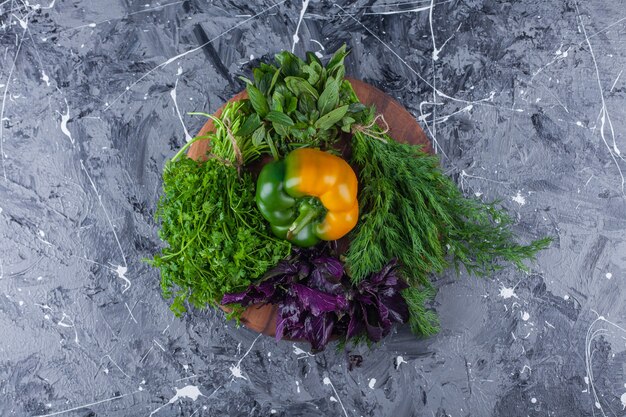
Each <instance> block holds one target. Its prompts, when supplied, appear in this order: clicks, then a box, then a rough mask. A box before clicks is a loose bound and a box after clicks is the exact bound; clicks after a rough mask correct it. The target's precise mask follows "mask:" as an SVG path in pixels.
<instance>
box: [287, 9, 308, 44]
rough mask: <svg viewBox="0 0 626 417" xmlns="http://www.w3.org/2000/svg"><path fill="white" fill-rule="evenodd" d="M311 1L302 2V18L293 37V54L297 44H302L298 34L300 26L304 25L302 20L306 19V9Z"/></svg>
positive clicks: (299, 19)
mask: <svg viewBox="0 0 626 417" xmlns="http://www.w3.org/2000/svg"><path fill="white" fill-rule="evenodd" d="M309 1H310V0H302V10H300V17H299V18H298V24H297V25H296V31H295V32H294V34H293V36H292V39H293V44H292V45H291V52H293V51H295V49H296V44H297V43H298V42H300V37H299V36H298V32H299V31H300V25H301V24H302V19H304V14H305V13H306V9H307V8H308V7H309Z"/></svg>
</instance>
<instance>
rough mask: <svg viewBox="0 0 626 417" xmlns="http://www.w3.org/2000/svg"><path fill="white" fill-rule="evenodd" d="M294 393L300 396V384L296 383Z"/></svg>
mask: <svg viewBox="0 0 626 417" xmlns="http://www.w3.org/2000/svg"><path fill="white" fill-rule="evenodd" d="M296 392H297V393H298V394H300V383H299V382H298V381H296Z"/></svg>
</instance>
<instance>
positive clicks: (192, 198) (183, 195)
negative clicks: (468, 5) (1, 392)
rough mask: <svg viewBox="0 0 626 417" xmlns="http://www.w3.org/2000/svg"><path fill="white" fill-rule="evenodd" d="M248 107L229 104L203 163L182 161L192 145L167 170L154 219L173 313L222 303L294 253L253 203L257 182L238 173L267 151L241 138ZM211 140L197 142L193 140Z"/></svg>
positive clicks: (158, 258) (163, 282) (160, 263)
mask: <svg viewBox="0 0 626 417" xmlns="http://www.w3.org/2000/svg"><path fill="white" fill-rule="evenodd" d="M244 106H245V104H244V103H231V104H229V105H227V106H226V108H225V109H224V111H223V113H222V116H221V117H220V118H219V119H217V118H213V117H212V116H209V117H212V118H213V119H214V123H215V125H216V132H215V133H214V134H211V135H209V139H210V140H211V153H210V154H208V155H207V157H208V159H207V161H205V162H202V163H199V162H197V161H194V160H191V159H189V158H187V157H184V156H183V153H184V151H185V150H186V149H187V147H188V146H189V144H188V145H187V146H185V147H184V148H183V149H182V150H181V151H180V152H179V153H178V154H177V155H176V156H175V157H174V158H173V159H172V160H171V161H170V162H168V163H167V165H166V167H165V170H164V172H163V195H162V197H161V199H160V201H159V204H158V209H157V213H156V217H157V219H158V220H160V221H161V230H160V232H159V236H160V237H161V239H162V240H164V241H166V242H167V243H168V246H167V247H166V248H164V249H163V250H162V251H161V253H160V254H158V255H156V256H154V259H153V260H152V262H151V263H152V265H153V266H155V267H158V268H160V270H161V287H162V290H163V294H164V296H165V297H167V298H170V297H172V296H173V297H174V300H173V303H172V305H171V309H172V311H173V312H174V313H176V314H177V315H180V314H182V313H183V312H184V311H185V301H189V302H190V303H191V304H193V305H195V306H196V307H199V308H202V307H205V306H206V305H207V304H209V305H217V303H218V302H219V301H220V300H221V299H222V297H223V295H224V294H225V293H227V292H235V291H240V290H242V289H244V288H246V287H247V286H248V285H249V284H250V282H251V281H253V280H255V279H257V278H259V277H261V276H262V275H263V274H264V273H265V272H266V271H267V270H269V269H270V268H272V267H274V266H275V265H276V264H277V263H278V261H280V260H281V259H283V258H284V257H285V256H287V255H288V254H289V253H290V249H291V246H290V244H289V243H288V242H286V241H283V240H279V239H276V238H274V237H273V236H272V235H271V233H269V232H268V230H267V229H268V225H267V223H266V221H265V219H264V218H263V217H262V215H261V214H260V212H259V211H258V209H257V207H256V203H255V186H254V181H253V179H252V176H251V175H250V174H249V173H247V172H245V171H241V169H240V168H241V167H242V166H243V165H244V164H246V163H248V162H250V161H252V160H254V159H256V158H257V157H258V156H259V155H260V154H261V153H263V152H265V151H267V146H265V147H263V146H261V147H258V146H255V145H253V144H252V138H251V136H243V137H242V136H237V135H236V133H234V132H238V131H241V129H244V128H246V129H248V130H250V129H251V127H249V126H248V127H245V126H246V125H250V124H254V121H253V122H248V120H249V117H248V115H247V114H246V112H245V107H244ZM199 139H206V138H200V137H199V138H195V139H194V141H195V140H199Z"/></svg>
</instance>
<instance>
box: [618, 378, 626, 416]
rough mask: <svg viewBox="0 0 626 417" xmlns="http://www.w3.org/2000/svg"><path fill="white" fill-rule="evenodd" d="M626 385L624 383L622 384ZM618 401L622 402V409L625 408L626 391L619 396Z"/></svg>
mask: <svg viewBox="0 0 626 417" xmlns="http://www.w3.org/2000/svg"><path fill="white" fill-rule="evenodd" d="M624 385H626V384H624ZM619 399H620V401H621V402H622V410H626V392H625V393H623V394H622V396H621V397H619Z"/></svg>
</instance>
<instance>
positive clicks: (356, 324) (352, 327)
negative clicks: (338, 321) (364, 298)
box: [346, 303, 365, 339]
mask: <svg viewBox="0 0 626 417" xmlns="http://www.w3.org/2000/svg"><path fill="white" fill-rule="evenodd" d="M364 329H365V326H364V320H363V306H362V305H360V304H357V303H354V304H353V305H352V308H351V309H350V323H349V324H348V332H347V334H346V336H347V338H348V339H350V338H352V337H354V336H358V335H359V334H361V333H363V330H364Z"/></svg>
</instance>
